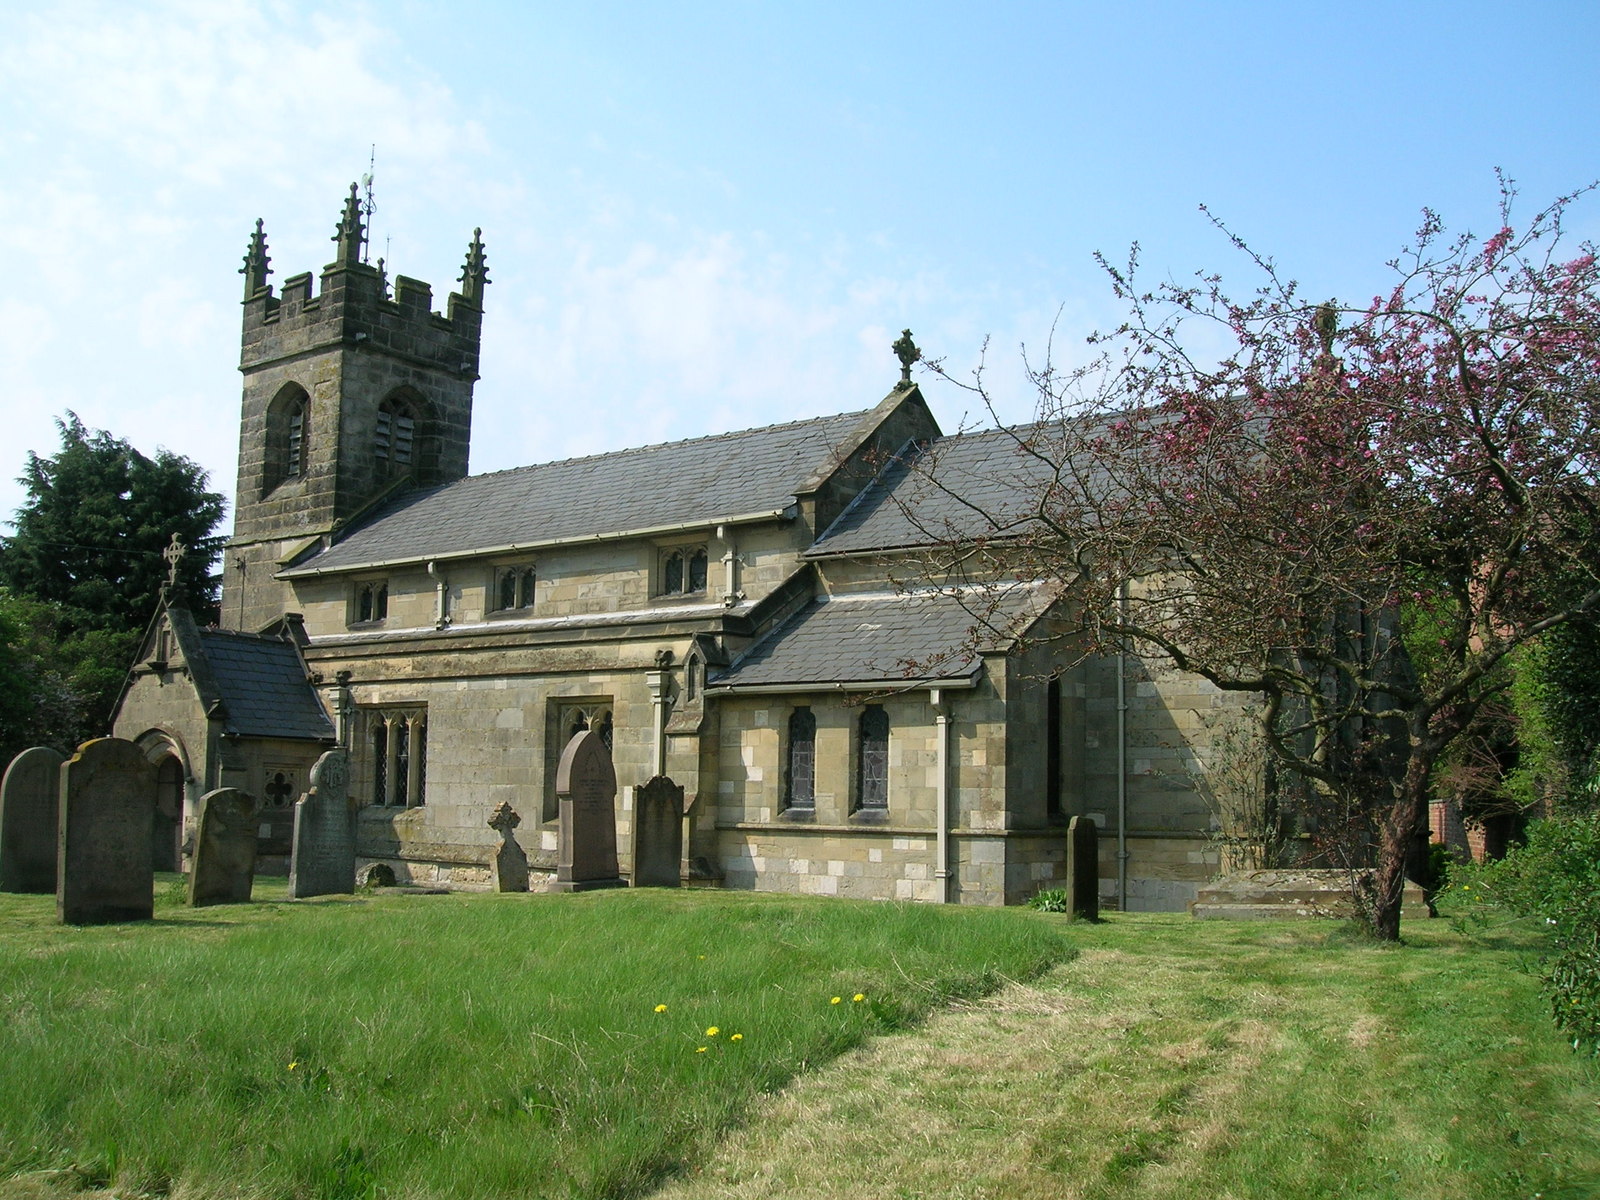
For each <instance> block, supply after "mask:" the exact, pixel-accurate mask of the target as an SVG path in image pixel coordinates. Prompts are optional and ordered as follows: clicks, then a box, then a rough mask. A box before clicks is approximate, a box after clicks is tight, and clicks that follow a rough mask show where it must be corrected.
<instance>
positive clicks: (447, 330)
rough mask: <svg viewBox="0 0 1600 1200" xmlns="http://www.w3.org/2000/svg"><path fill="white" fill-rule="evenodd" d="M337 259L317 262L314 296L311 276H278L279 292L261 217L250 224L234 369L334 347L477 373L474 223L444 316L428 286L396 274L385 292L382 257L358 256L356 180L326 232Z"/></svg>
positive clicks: (480, 258) (483, 265)
mask: <svg viewBox="0 0 1600 1200" xmlns="http://www.w3.org/2000/svg"><path fill="white" fill-rule="evenodd" d="M333 241H334V242H335V243H336V244H337V245H338V253H337V254H336V256H335V258H334V261H333V262H331V263H329V264H328V265H327V266H325V267H324V268H323V269H322V274H321V286H320V288H319V289H318V290H317V291H316V292H315V293H313V291H312V283H313V277H312V273H311V272H309V271H307V272H304V273H302V274H299V275H292V276H290V277H289V278H287V279H285V280H284V281H283V290H282V294H281V295H275V294H274V293H273V289H272V285H271V284H270V283H268V282H267V276H268V275H269V274H270V273H271V268H270V266H269V265H268V264H269V263H270V261H271V260H270V259H269V258H268V257H267V242H266V233H265V230H264V228H263V222H261V221H257V222H256V230H255V233H254V234H253V235H252V237H251V239H250V248H249V250H248V251H247V252H246V254H245V260H244V267H243V269H242V270H241V272H240V273H241V274H242V275H244V277H245V295H244V331H243V332H244V336H243V341H242V345H241V351H240V359H239V369H240V370H241V371H243V372H245V373H246V374H248V373H250V372H251V371H254V370H259V369H261V368H262V367H265V366H267V365H269V364H271V363H273V362H276V361H278V360H281V359H282V358H284V357H285V356H287V355H297V354H305V353H308V352H315V351H319V350H326V349H330V348H332V347H336V346H339V345H347V346H351V347H363V346H364V347H365V348H366V349H369V350H372V349H377V350H383V351H386V352H388V353H391V354H395V355H398V356H400V357H404V358H411V359H414V360H415V361H417V363H418V365H425V366H428V367H430V368H432V369H434V370H439V371H445V372H447V373H449V374H451V375H455V376H458V377H461V378H466V379H471V380H476V379H477V378H478V347H479V339H480V337H481V334H482V329H483V289H484V287H485V285H487V284H488V282H489V277H488V266H487V262H486V260H485V257H484V253H483V241H482V231H481V230H474V231H473V237H472V243H471V244H470V245H469V246H468V248H467V260H466V265H465V267H464V268H463V270H462V274H461V277H460V279H459V281H458V282H460V283H461V285H462V287H461V290H460V291H459V292H451V294H450V298H449V300H448V301H447V302H446V307H445V311H444V312H443V313H439V312H435V311H433V288H432V287H431V286H430V285H429V284H427V283H425V282H423V281H422V280H420V279H412V278H410V277H408V276H405V275H399V276H396V277H395V280H394V293H393V295H392V296H391V295H390V291H389V281H388V278H387V276H386V274H385V272H384V271H383V270H382V260H381V259H380V260H379V265H378V266H376V267H374V266H372V265H370V264H369V263H365V262H362V261H361V249H362V247H363V246H364V245H365V243H366V228H365V226H364V223H363V221H362V219H361V205H360V200H359V198H358V196H357V192H356V185H355V184H353V183H352V184H351V185H350V195H349V197H348V199H347V200H346V201H345V208H344V213H343V215H342V217H341V219H340V221H339V225H338V229H337V231H336V232H335V234H334V236H333Z"/></svg>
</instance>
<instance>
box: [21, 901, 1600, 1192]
mask: <svg viewBox="0 0 1600 1200" xmlns="http://www.w3.org/2000/svg"><path fill="white" fill-rule="evenodd" d="M268 886H270V885H268ZM263 890H264V889H263V887H262V886H261V885H258V888H257V896H258V899H259V898H260V897H261V895H262V893H263ZM156 915H157V921H156V922H155V923H154V924H151V925H133V926H124V927H110V928H103V929H97V930H70V929H61V928H59V927H56V926H54V925H53V924H51V923H50V922H51V918H52V910H51V906H50V898H49V897H18V896H3V897H0V944H3V945H4V946H5V947H6V952H5V953H4V954H0V1034H3V1036H0V1200H34V1198H40V1200H46V1198H47V1200H59V1198H60V1197H62V1196H64V1195H65V1194H66V1193H67V1192H68V1191H70V1189H73V1188H82V1187H89V1188H95V1187H104V1186H106V1185H107V1184H110V1183H113V1182H114V1183H115V1185H116V1189H117V1194H118V1195H121V1196H129V1195H133V1194H135V1193H138V1192H145V1193H163V1192H166V1193H170V1194H171V1195H172V1196H173V1197H174V1198H175V1200H187V1198H188V1197H191V1196H194V1197H211V1196H217V1197H221V1196H228V1197H239V1198H240V1200H249V1198H252V1197H291V1196H293V1197H305V1198H306V1200H378V1198H380V1197H381V1198H385V1200H402V1198H411V1197H416V1198H419V1200H420V1198H423V1197H443V1196H451V1197H456V1196H459V1197H501V1196H507V1197H509V1196H513V1195H515V1196H518V1197H522V1198H537V1197H547V1196H548V1197H566V1196H572V1197H627V1196H645V1195H649V1196H655V1197H658V1200H669V1198H670V1200H688V1198H691V1197H692V1198H695V1200H708V1198H709V1200H716V1198H727V1200H733V1198H748V1200H754V1198H756V1197H763V1198H768V1200H772V1198H776V1197H793V1198H796V1200H798V1198H800V1197H808V1198H810V1197H849V1198H850V1200H906V1198H910V1197H928V1198H930V1200H931V1198H934V1197H939V1198H941V1200H944V1198H951V1200H991V1198H992V1200H1000V1198H1002V1197H1003V1198H1005V1200H1045V1198H1047V1197H1048V1198H1049V1200H1058V1198H1063V1197H1066V1198H1073V1197H1076V1198H1084V1200H1088V1198H1095V1200H1118V1198H1122V1197H1127V1198H1132V1197H1140V1198H1141V1200H1143V1198H1145V1197H1153V1198H1156V1200H1163V1198H1171V1200H1201V1198H1202V1197H1203V1198H1205V1200H1245V1198H1249V1200H1269V1198H1270V1200H1300V1198H1307V1200H1309V1198H1321V1197H1329V1198H1331V1197H1336V1196H1338V1197H1345V1196H1361V1197H1374V1198H1379V1200H1445V1198H1450V1200H1456V1198H1459V1197H1471V1198H1474V1200H1486V1198H1491V1197H1492V1198H1499V1197H1508V1198H1509V1197H1528V1198H1533V1197H1541V1198H1542V1200H1559V1198H1565V1200H1578V1198H1580V1197H1592V1196H1596V1195H1600V1066H1597V1063H1596V1061H1595V1060H1594V1059H1586V1058H1581V1057H1579V1056H1576V1055H1574V1054H1573V1053H1572V1052H1571V1051H1570V1049H1568V1047H1567V1045H1566V1044H1565V1042H1564V1041H1563V1040H1562V1039H1561V1037H1560V1036H1559V1035H1558V1033H1557V1031H1556V1029H1555V1027H1554V1026H1553V1024H1552V1023H1551V1022H1550V1020H1549V1016H1548V1011H1547V1008H1546V1002H1545V1001H1544V1000H1543V998H1542V997H1541V996H1540V995H1539V993H1538V986H1537V980H1536V978H1535V976H1534V975H1533V974H1532V973H1531V972H1530V971H1529V970H1528V967H1529V965H1530V964H1531V963H1532V962H1533V961H1534V960H1535V959H1536V957H1537V955H1538V953H1539V949H1540V944H1541V943H1540V938H1541V931H1539V930H1538V929H1535V928H1533V927H1531V926H1528V925H1525V924H1521V923H1516V922H1511V923H1499V924H1493V925H1489V926H1481V925H1467V924H1463V923H1462V922H1461V921H1457V920H1441V921H1433V922H1412V923H1410V924H1408V926H1407V927H1406V929H1405V931H1404V932H1405V937H1406V942H1405V944H1403V945H1399V946H1387V945H1385V946H1376V945H1374V944H1372V943H1370V942H1367V941H1365V940H1364V939H1362V938H1361V937H1359V936H1358V935H1354V934H1352V933H1350V932H1349V931H1348V930H1347V928H1346V927H1344V926H1340V925H1334V924H1325V923H1313V922H1307V923H1303V924H1292V925H1291V924H1280V923H1270V922H1260V923H1239V924H1233V923H1225V922H1191V921H1190V920H1189V919H1188V918H1186V917H1182V916H1172V915H1137V914H1127V915H1123V914H1109V916H1108V919H1107V920H1106V921H1104V922H1102V923H1099V924H1093V925H1086V924H1071V923H1068V922H1067V921H1066V919H1065V918H1063V917H1061V916H1058V915H1053V914H1041V913H1031V912H1026V911H1019V910H1014V909H1013V910H971V909H951V908H935V907H928V906H900V905H871V904H856V903H849V902H838V901H814V902H813V901H806V900H796V899H792V898H779V897H773V896H752V895H750V894H747V893H746V894H729V893H721V894H718V893H681V892H680V893H668V892H660V893H646V892H609V893H597V894H588V895H582V896H567V897H518V896H477V897H462V896H452V897H381V898H378V897H357V898H355V899H354V900H345V899H339V900H327V901H315V902H311V903H305V904H295V905H291V904H280V903H264V904H263V903H257V904H255V905H252V906H250V907H249V908H235V907H221V908H211V909H204V910H199V911H198V912H191V911H188V910H185V909H182V908H178V907H175V906H174V905H172V904H171V903H170V901H163V902H158V904H157V910H156ZM1069 942H1070V946H1072V947H1076V948H1077V951H1078V952H1077V953H1076V954H1074V953H1073V950H1072V949H1071V948H1070V947H1069V945H1068V943H1069ZM13 948H15V949H14V950H13ZM702 956H703V957H702ZM997 985H999V986H998V990H994V989H995V988H996V987H997ZM858 995H860V996H861V997H862V999H861V1000H860V1001H857V1000H856V996H858ZM835 998H837V1003H835V1002H834V1001H835ZM659 1006H664V1008H662V1010H661V1011H657V1008H658V1007H659ZM923 1014H928V1015H927V1019H926V1020H922V1019H921V1018H922V1016H923ZM712 1029H715V1030H716V1032H715V1033H711V1032H709V1031H710V1030H712ZM878 1034H881V1035H884V1036H872V1035H878ZM735 1035H739V1037H738V1040H737V1041H735V1040H734V1038H735ZM852 1047H855V1050H854V1052H852V1053H843V1054H841V1053H840V1052H841V1051H844V1050H848V1049H851V1048H852ZM830 1060H831V1061H830ZM291 1064H293V1066H292V1067H291ZM808 1068H815V1069H808ZM8 1177H9V1179H8ZM7 1180H8V1181H7Z"/></svg>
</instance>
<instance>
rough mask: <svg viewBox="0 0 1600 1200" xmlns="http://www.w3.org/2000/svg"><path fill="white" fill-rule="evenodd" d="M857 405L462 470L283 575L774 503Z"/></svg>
mask: <svg viewBox="0 0 1600 1200" xmlns="http://www.w3.org/2000/svg"><path fill="white" fill-rule="evenodd" d="M867 415H868V414H867V413H866V412H853V413H842V414H840V415H837V416H831V417H816V418H813V419H811V420H806V421H795V422H793V423H791V424H787V425H771V426H767V427H765V428H762V429H748V430H744V431H742V432H739V433H724V434H719V435H716V436H714V437H704V438H695V439H693V440H690V441H685V442H669V443H666V444H663V445H656V446H644V447H640V448H638V449H633V450H619V451H615V452H613V453H609V454H596V455H593V456H591V457H589V458H571V459H565V460H563V461H560V462H551V463H541V464H539V465H536V466H531V467H520V468H518V469H516V470H511V471H498V472H496V473H494V474H491V475H472V476H468V477H467V478H465V479H458V480H456V481H455V482H454V483H447V484H444V485H443V486H441V487H437V488H431V489H428V490H425V491H413V492H406V493H403V494H401V495H400V496H397V497H396V498H395V499H393V500H391V501H389V502H388V503H387V504H385V505H384V506H382V507H381V508H380V509H379V510H378V511H377V512H376V513H374V514H373V515H372V516H371V517H370V518H369V519H367V520H365V521H364V522H362V523H361V524H360V526H359V527H357V528H356V529H355V530H353V531H352V532H351V533H349V534H348V535H347V536H345V537H344V538H343V539H342V540H340V541H339V542H337V543H336V544H335V545H333V546H332V547H330V548H329V549H327V550H325V551H323V552H322V553H321V554H318V555H316V556H314V557H312V558H310V559H307V560H306V561H305V562H302V563H297V564H296V565H295V566H294V567H293V568H291V569H290V570H289V572H288V574H290V575H300V574H312V573H316V572H319V571H330V570H349V569H354V568H359V567H363V566H376V565H380V564H385V563H396V562H408V561H409V562H415V561H420V560H425V559H428V558H434V557H445V556H459V555H463V554H470V553H473V552H487V551H495V550H502V549H511V548H515V547H519V546H534V545H542V544H549V543H552V542H560V541H565V540H581V539H584V538H598V537H604V536H608V535H617V534H622V533H631V532H636V531H637V532H643V531H647V530H663V529H668V528H672V527H673V526H677V525H683V526H691V525H700V526H706V525H713V524H717V523H718V522H719V521H723V520H732V519H735V518H740V517H751V516H755V515H756V514H760V513H777V512H779V511H781V510H783V509H785V508H787V507H789V506H790V505H792V504H793V503H794V502H795V498H796V495H797V493H799V492H801V491H802V490H803V488H804V486H805V485H806V484H807V483H808V482H810V481H813V480H814V479H815V478H816V476H817V474H818V472H819V471H822V470H825V469H826V468H827V466H828V464H829V463H830V461H832V460H833V458H834V457H835V455H836V454H837V453H838V452H839V450H840V448H841V447H842V446H843V445H844V444H845V443H846V442H847V441H848V440H849V437H850V435H851V434H852V433H853V432H854V431H856V430H857V428H858V427H859V426H860V425H861V423H862V420H863V418H865V417H866V416H867Z"/></svg>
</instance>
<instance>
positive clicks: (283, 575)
mask: <svg viewBox="0 0 1600 1200" xmlns="http://www.w3.org/2000/svg"><path fill="white" fill-rule="evenodd" d="M794 511H795V506H794V505H792V504H788V505H785V506H784V507H783V508H774V509H769V510H766V511H763V512H753V513H740V514H738V515H737V516H732V517H713V518H712V519H711V520H709V521H704V520H702V521H678V522H676V523H674V524H672V525H646V526H642V527H640V528H638V529H623V530H619V531H616V532H613V531H611V530H607V531H605V532H604V533H580V534H575V535H573V536H571V537H559V538H543V539H535V540H533V541H527V542H507V543H505V544H504V545H501V546H478V547H474V548H472V549H470V550H454V551H451V552H449V553H446V554H415V555H411V556H408V557H406V558H380V559H373V560H372V561H370V562H359V563H347V564H345V565H344V566H339V567H300V568H296V569H292V570H288V571H279V572H277V573H276V574H275V575H274V576H273V578H274V579H305V578H315V577H316V576H318V575H341V574H345V573H347V572H350V571H374V570H379V569H384V570H387V569H390V568H393V567H425V566H427V564H428V563H430V562H459V561H461V560H462V559H468V558H484V557H486V556H488V555H491V554H520V553H524V552H526V551H529V550H548V549H552V548H554V547H557V546H593V545H596V544H597V543H600V542H625V541H630V540H633V539H637V538H648V537H662V536H664V535H666V534H671V533H684V532H686V531H688V530H691V529H704V530H707V531H710V530H714V529H716V528H717V527H718V526H719V525H755V524H758V523H760V522H762V521H782V520H786V519H788V518H790V517H792V516H793V515H794Z"/></svg>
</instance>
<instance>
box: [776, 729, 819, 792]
mask: <svg viewBox="0 0 1600 1200" xmlns="http://www.w3.org/2000/svg"><path fill="white" fill-rule="evenodd" d="M783 775H784V784H783V793H784V794H783V804H784V807H785V808H815V807H816V804H817V799H816V797H817V717H816V714H815V713H813V712H812V711H811V709H810V708H809V707H807V706H805V705H801V706H800V707H798V708H796V709H795V710H794V711H793V712H792V713H790V714H789V744H788V747H787V753H786V755H785V761H784V770H783Z"/></svg>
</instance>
